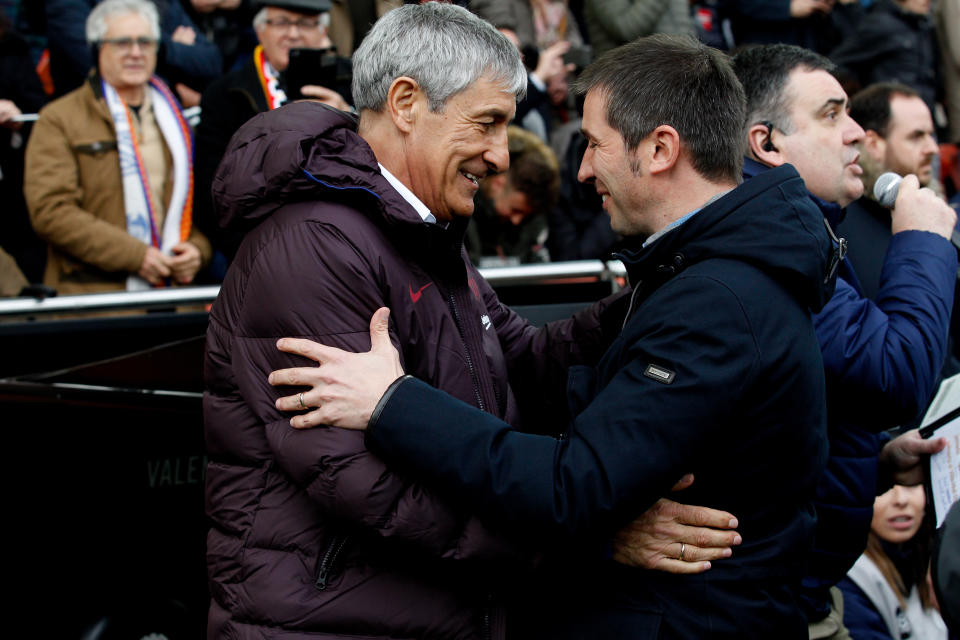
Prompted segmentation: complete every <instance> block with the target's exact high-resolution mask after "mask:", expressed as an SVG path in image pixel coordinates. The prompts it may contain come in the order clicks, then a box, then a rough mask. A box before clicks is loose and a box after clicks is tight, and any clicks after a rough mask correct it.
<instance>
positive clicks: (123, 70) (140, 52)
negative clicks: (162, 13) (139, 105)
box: [97, 13, 157, 94]
mask: <svg viewBox="0 0 960 640" xmlns="http://www.w3.org/2000/svg"><path fill="white" fill-rule="evenodd" d="M127 38H131V39H133V40H134V41H135V40H137V39H138V38H147V39H150V40H153V38H154V34H153V32H152V31H151V30H150V24H149V23H148V22H147V21H146V20H145V19H144V18H143V16H141V15H140V14H138V13H121V14H118V15H114V16H112V17H110V18H107V33H106V35H104V37H103V40H104V42H103V43H102V44H101V45H100V52H99V55H98V58H97V63H98V68H99V70H100V75H101V77H103V79H104V81H106V83H107V84H109V85H110V86H112V87H113V88H114V89H116V90H117V91H118V92H119V93H121V94H124V92H126V91H129V90H132V89H140V88H142V87H144V86H146V84H147V81H148V80H149V79H150V76H152V75H153V70H154V68H155V67H156V66H157V47H156V44H154V45H152V46H141V45H139V44H133V45H132V46H130V47H126V46H123V45H118V44H115V43H111V42H110V41H111V40H118V39H127ZM154 42H155V41H154Z"/></svg>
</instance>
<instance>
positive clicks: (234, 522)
mask: <svg viewBox="0 0 960 640" xmlns="http://www.w3.org/2000/svg"><path fill="white" fill-rule="evenodd" d="M525 86H526V72H525V70H524V68H523V64H522V62H521V60H520V55H519V53H518V52H517V50H516V48H515V47H513V46H512V45H511V44H510V42H509V41H508V40H507V39H506V38H504V37H503V36H502V35H501V34H499V33H498V32H497V31H496V30H494V29H493V28H492V27H491V26H490V25H488V24H487V23H485V22H483V21H481V20H480V19H479V18H477V17H475V16H473V15H472V14H470V13H469V12H467V11H465V10H463V9H461V8H459V7H456V6H451V5H445V4H440V3H429V4H425V5H422V6H408V7H403V8H399V9H397V10H395V11H393V12H391V13H389V14H387V15H386V16H385V17H384V18H382V19H381V20H380V21H379V22H378V23H377V24H376V25H375V26H374V28H373V30H372V31H371V32H370V33H369V34H368V36H367V37H366V39H365V40H364V43H363V45H362V46H361V47H360V49H359V50H358V51H357V52H356V53H355V54H354V92H353V94H354V99H355V104H356V107H357V109H358V111H359V112H360V119H359V122H357V120H356V119H355V118H354V117H352V116H350V115H348V114H345V113H343V112H340V111H336V110H333V109H330V108H328V107H326V106H324V105H320V104H316V103H309V102H301V103H296V104H293V105H288V106H285V107H281V108H280V109H276V110H274V111H270V112H268V113H263V114H260V115H259V116H257V117H255V118H254V119H253V120H251V121H250V122H249V123H247V125H245V126H244V127H243V128H242V129H241V130H240V131H239V132H238V133H237V135H236V136H234V138H233V141H232V142H231V145H230V148H229V149H228V151H227V153H226V156H225V157H224V161H223V163H222V164H221V166H220V170H219V172H218V175H217V177H216V179H215V180H214V184H213V188H214V202H216V203H217V205H218V208H219V214H220V216H221V220H222V221H223V222H225V223H226V224H227V225H228V229H229V228H230V227H231V226H233V225H239V226H248V225H254V224H258V225H259V226H258V227H257V228H256V229H255V230H254V231H252V232H251V233H250V234H249V235H248V236H247V237H246V239H245V241H244V243H243V245H242V246H241V248H240V251H239V252H238V254H237V256H236V259H235V261H234V263H233V265H232V267H231V269H230V271H229V273H228V274H227V278H226V280H225V282H224V284H223V288H222V290H221V293H220V297H219V299H218V300H217V302H216V304H215V305H214V308H213V310H212V312H211V318H210V329H209V332H208V338H207V340H208V341H207V358H206V381H207V394H206V397H205V415H206V434H207V444H208V453H209V456H210V465H209V467H208V473H207V504H208V513H209V515H210V517H211V520H212V522H213V528H212V529H211V531H210V535H209V538H208V545H207V549H208V567H209V574H210V585H211V593H212V595H213V602H212V605H211V611H210V618H209V620H210V623H209V633H210V636H211V637H221V636H230V637H234V636H239V635H242V634H247V633H249V634H253V635H261V636H267V637H273V636H276V635H283V634H286V633H291V634H294V633H304V634H306V633H322V634H324V636H323V637H330V638H332V637H340V636H343V637H358V636H366V637H382V638H387V637H390V638H401V637H402V638H480V637H492V638H501V637H503V634H504V622H503V615H502V609H501V607H500V606H499V605H498V603H497V601H496V600H495V599H492V598H491V595H492V594H493V593H494V592H495V591H497V590H498V589H500V588H503V587H504V586H505V585H504V584H503V583H501V584H495V582H496V579H497V578H502V577H503V576H504V575H505V574H504V573H503V572H502V571H501V572H498V568H499V569H502V568H503V566H502V565H498V564H496V563H492V562H489V560H491V559H494V560H495V559H497V558H513V562H511V563H510V564H511V565H512V566H513V567H516V566H517V565H518V562H517V561H516V560H517V558H518V557H519V558H520V559H521V562H520V563H519V564H523V562H524V561H525V559H526V557H528V554H518V553H516V552H511V551H510V550H509V548H508V546H507V545H506V544H504V543H503V542H502V541H501V540H500V539H499V538H498V537H497V536H494V535H491V534H490V533H489V532H488V531H487V530H486V528H485V527H484V525H483V524H482V523H481V522H480V521H479V520H478V519H476V518H474V517H472V516H471V515H470V511H469V509H467V508H465V505H463V504H462V503H460V502H458V501H454V500H450V499H449V498H448V497H446V496H445V494H443V492H442V491H438V490H435V489H432V488H428V487H425V486H423V485H421V484H420V483H418V482H415V481H413V480H412V479H411V478H410V477H409V476H408V475H407V474H405V473H403V472H402V470H399V469H396V468H393V467H387V466H385V465H384V463H383V462H382V461H381V460H380V459H379V458H378V457H376V456H374V455H373V454H372V453H370V452H369V451H368V450H367V449H366V447H365V446H364V444H363V439H362V437H360V436H359V435H357V434H353V433H348V432H345V431H340V430H336V431H334V430H320V429H317V430H312V431H305V432H294V431H293V430H292V429H290V427H289V423H288V419H287V417H286V416H285V415H284V414H283V413H282V412H280V411H278V410H277V409H276V408H275V407H274V401H275V399H276V398H277V396H278V395H279V394H278V392H277V391H276V390H274V389H273V388H272V387H270V385H269V384H268V383H267V374H268V373H269V372H270V371H271V370H273V369H278V368H282V367H289V366H292V365H295V364H299V363H302V362H303V360H297V359H294V358H292V357H291V356H288V355H286V354H283V353H281V352H279V351H277V350H276V347H275V343H276V339H277V338H280V337H283V336H288V335H296V336H302V337H308V338H312V339H315V340H323V341H326V342H329V343H332V344H336V345H338V346H340V347H342V348H345V349H350V350H353V351H362V350H366V349H368V348H369V338H368V333H367V326H368V323H369V318H370V316H371V315H372V314H373V312H374V311H375V310H376V309H377V308H378V307H381V306H385V305H387V306H390V307H391V308H393V309H394V310H396V312H397V316H396V319H397V321H396V323H395V325H394V336H395V339H396V341H397V343H398V344H400V345H402V348H403V352H404V353H403V357H404V362H405V364H406V366H407V367H409V368H410V370H411V371H416V372H417V373H418V375H420V376H421V377H423V378H424V379H426V380H429V381H430V382H431V383H433V384H435V385H437V386H438V387H440V388H443V389H445V390H447V391H449V392H450V393H452V394H454V395H456V396H457V397H459V398H461V399H463V400H465V401H467V402H470V403H471V404H473V405H474V406H476V407H480V408H483V409H484V410H486V411H489V412H491V413H493V414H495V415H496V416H498V417H501V418H504V419H507V420H509V421H510V422H514V423H516V422H518V421H519V417H518V414H519V408H518V405H517V402H516V400H515V398H514V395H513V393H512V391H511V388H510V386H509V384H508V376H509V375H510V373H513V372H519V371H520V370H521V369H522V366H523V364H524V363H523V362H522V361H521V359H522V356H523V354H528V353H532V352H534V351H536V350H537V349H539V350H541V351H543V352H544V353H545V354H547V355H552V356H554V357H555V360H553V362H555V363H557V364H559V365H564V364H565V363H566V362H570V361H578V360H587V359H589V358H591V357H596V356H597V355H599V352H602V346H601V345H603V344H605V343H606V342H608V341H609V340H610V337H609V333H607V334H605V333H604V327H603V326H602V325H601V323H600V318H599V315H598V312H599V311H600V310H601V308H597V309H595V310H592V311H591V312H589V313H587V314H584V315H583V316H582V317H581V318H580V319H579V321H576V322H570V323H568V324H567V325H565V326H564V327H562V328H561V329H560V330H559V333H558V332H554V333H552V334H550V335H549V336H548V335H547V334H545V333H537V332H536V331H534V330H533V329H531V328H530V327H528V325H527V324H526V323H524V322H522V321H521V320H520V319H519V318H518V317H517V316H515V315H514V314H513V313H511V312H509V310H507V309H505V308H504V307H503V306H502V305H500V304H499V303H498V301H497V299H496V296H495V295H494V294H493V292H492V290H491V289H490V287H489V286H488V285H487V284H486V283H485V282H484V281H483V279H482V278H481V277H480V276H479V274H478V273H477V271H476V270H475V269H474V268H473V267H472V266H471V265H470V264H469V262H467V261H466V260H465V258H464V254H463V252H462V246H461V242H462V236H463V231H464V228H465V226H466V223H467V222H468V220H469V216H470V215H471V213H472V212H473V206H474V205H473V198H474V195H475V194H476V192H477V190H478V188H479V181H480V180H481V179H482V178H483V177H484V176H486V175H487V174H490V173H493V172H501V171H504V170H505V169H506V168H507V162H508V157H509V156H508V148H507V123H508V122H509V121H510V119H511V118H512V116H513V114H514V109H515V103H516V96H517V94H518V93H519V92H521V91H522V89H523V88H524V87H525ZM613 332H614V333H615V329H613ZM548 338H550V339H549V340H548ZM554 338H555V339H554ZM508 371H509V372H510V373H508ZM301 406H304V405H301ZM728 520H729V515H727V519H726V520H725V522H726V521H728Z"/></svg>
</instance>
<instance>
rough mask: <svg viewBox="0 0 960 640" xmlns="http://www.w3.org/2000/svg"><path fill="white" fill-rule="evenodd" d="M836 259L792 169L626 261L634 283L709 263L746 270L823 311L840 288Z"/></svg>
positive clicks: (758, 182) (738, 193) (762, 179)
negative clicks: (730, 262) (757, 272)
mask: <svg viewBox="0 0 960 640" xmlns="http://www.w3.org/2000/svg"><path fill="white" fill-rule="evenodd" d="M832 253H833V242H832V240H831V238H830V234H829V233H828V232H827V228H826V225H825V224H824V219H823V216H822V215H821V212H820V210H819V209H818V208H817V207H816V206H815V205H814V203H813V202H812V201H811V200H810V198H809V196H808V193H807V190H806V187H805V186H804V184H803V180H802V179H801V178H800V176H799V175H798V174H797V172H796V170H795V169H794V168H793V167H792V166H789V165H785V166H783V167H778V168H776V169H770V170H769V171H765V172H763V173H761V174H759V175H757V176H756V177H755V178H753V179H751V180H748V181H747V182H744V183H743V184H741V185H740V186H739V187H737V188H736V189H734V190H732V191H730V192H729V193H727V194H726V195H724V196H723V197H722V198H719V199H718V200H716V201H715V202H712V203H710V204H709V205H707V206H706V207H704V208H703V209H702V210H700V211H699V212H698V213H697V214H696V215H694V216H693V217H691V218H690V219H689V220H687V221H686V222H684V223H683V224H681V225H680V226H678V227H676V228H675V229H672V230H671V231H669V232H668V233H666V234H665V235H663V236H662V237H660V238H659V239H657V240H656V241H655V242H654V243H652V244H651V245H649V246H647V247H646V248H644V249H640V250H638V251H627V252H624V253H623V254H621V255H620V256H619V257H620V258H621V260H623V261H624V263H625V264H626V266H627V270H628V271H629V272H630V273H631V279H633V278H634V275H635V274H637V275H640V277H644V276H646V277H649V275H648V274H649V273H651V271H648V270H652V272H653V273H657V274H665V275H666V276H667V277H669V276H671V275H673V273H676V272H679V271H680V270H682V269H683V268H685V266H687V265H690V264H693V263H697V262H701V261H703V260H706V259H710V258H714V259H716V258H721V259H724V258H725V259H731V260H738V261H742V262H747V263H749V264H752V265H755V266H756V267H757V268H758V269H760V270H761V271H763V272H765V273H767V274H769V275H770V276H772V277H773V278H774V279H775V280H777V281H778V282H780V283H781V284H783V285H784V286H785V287H786V288H787V289H788V290H789V291H790V292H791V293H792V295H793V296H794V297H795V298H796V299H797V300H798V301H799V302H800V303H801V304H802V305H804V306H805V307H807V308H808V309H810V310H811V311H819V310H820V309H821V308H823V305H824V304H826V301H827V300H828V299H829V298H830V295H831V294H832V293H833V288H834V285H835V283H836V278H835V273H831V265H830V263H831V255H832ZM833 271H835V269H833ZM641 272H642V273H641Z"/></svg>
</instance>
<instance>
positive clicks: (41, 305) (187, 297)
mask: <svg viewBox="0 0 960 640" xmlns="http://www.w3.org/2000/svg"><path fill="white" fill-rule="evenodd" d="M480 273H481V274H482V275H483V277H484V278H486V279H487V281H488V282H489V283H490V284H491V285H493V286H494V287H497V286H501V285H518V284H559V285H562V284H563V282H564V281H584V280H587V281H588V280H590V279H592V280H595V281H602V282H609V283H610V287H611V291H613V290H616V289H618V288H619V283H618V278H620V277H622V276H623V275H625V273H626V271H625V269H624V267H623V264H622V263H620V262H619V261H611V262H603V261H601V260H578V261H575V262H549V263H544V264H530V265H517V266H510V267H486V268H482V269H480ZM219 292H220V287H219V286H217V285H211V286H203V287H178V288H175V289H150V290H148V291H117V292H112V293H91V294H85V295H74V296H54V297H52V298H45V299H43V300H38V299H34V298H11V299H0V317H6V318H16V317H35V316H45V315H51V314H71V315H74V314H84V313H99V312H103V311H124V310H146V309H157V308H171V307H197V306H203V305H206V304H209V303H211V302H213V300H214V299H215V298H216V297H217V294H218V293H219Z"/></svg>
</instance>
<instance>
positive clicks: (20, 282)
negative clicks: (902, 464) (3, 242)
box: [0, 249, 28, 298]
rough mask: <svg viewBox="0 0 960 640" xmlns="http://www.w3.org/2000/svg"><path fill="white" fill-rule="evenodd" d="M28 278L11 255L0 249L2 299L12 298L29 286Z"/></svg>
mask: <svg viewBox="0 0 960 640" xmlns="http://www.w3.org/2000/svg"><path fill="white" fill-rule="evenodd" d="M27 284H28V283H27V278H26V277H25V276H24V275H23V272H21V271H20V267H18V266H17V263H16V261H15V260H14V259H13V258H12V257H11V256H10V254H9V253H7V252H6V251H4V250H3V249H0V298H12V297H15V296H17V295H19V294H20V292H21V291H22V290H23V288H24V287H25V286H27Z"/></svg>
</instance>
